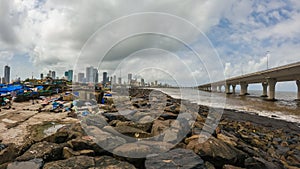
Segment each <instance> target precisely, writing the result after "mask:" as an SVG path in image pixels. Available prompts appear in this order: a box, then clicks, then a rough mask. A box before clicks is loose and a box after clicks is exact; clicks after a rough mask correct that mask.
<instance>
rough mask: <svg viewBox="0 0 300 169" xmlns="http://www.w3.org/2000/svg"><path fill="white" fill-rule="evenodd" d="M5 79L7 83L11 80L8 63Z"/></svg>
mask: <svg viewBox="0 0 300 169" xmlns="http://www.w3.org/2000/svg"><path fill="white" fill-rule="evenodd" d="M4 80H5V83H9V82H10V67H9V66H8V65H6V66H5V67H4Z"/></svg>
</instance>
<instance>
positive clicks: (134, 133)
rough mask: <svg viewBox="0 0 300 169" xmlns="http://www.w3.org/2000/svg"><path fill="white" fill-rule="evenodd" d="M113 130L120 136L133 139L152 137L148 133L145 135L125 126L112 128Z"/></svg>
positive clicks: (140, 131) (138, 130)
mask: <svg viewBox="0 0 300 169" xmlns="http://www.w3.org/2000/svg"><path fill="white" fill-rule="evenodd" d="M114 130H115V131H117V132H119V133H121V134H124V135H126V136H129V137H134V138H147V137H151V136H152V135H151V134H150V133H147V132H145V131H143V130H140V129H138V128H133V127H130V126H125V125H124V126H117V127H114Z"/></svg>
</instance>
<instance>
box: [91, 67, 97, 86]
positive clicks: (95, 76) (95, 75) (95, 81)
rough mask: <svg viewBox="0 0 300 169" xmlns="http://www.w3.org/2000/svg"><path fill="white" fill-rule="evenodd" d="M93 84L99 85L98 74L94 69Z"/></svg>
mask: <svg viewBox="0 0 300 169" xmlns="http://www.w3.org/2000/svg"><path fill="white" fill-rule="evenodd" d="M92 82H94V83H99V73H98V69H96V68H95V69H94V71H93V81H92Z"/></svg>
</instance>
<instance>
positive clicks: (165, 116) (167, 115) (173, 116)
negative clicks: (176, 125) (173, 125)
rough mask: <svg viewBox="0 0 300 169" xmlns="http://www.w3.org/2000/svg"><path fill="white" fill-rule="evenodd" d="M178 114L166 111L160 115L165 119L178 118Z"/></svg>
mask: <svg viewBox="0 0 300 169" xmlns="http://www.w3.org/2000/svg"><path fill="white" fill-rule="evenodd" d="M177 116H178V115H177V114H174V113H171V112H165V113H163V114H161V115H160V117H162V118H163V119H164V120H170V119H176V118H177Z"/></svg>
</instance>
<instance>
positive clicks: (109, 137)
mask: <svg viewBox="0 0 300 169" xmlns="http://www.w3.org/2000/svg"><path fill="white" fill-rule="evenodd" d="M87 130H88V134H89V135H90V136H92V137H93V138H94V139H93V140H94V141H95V143H96V144H98V145H99V146H100V147H102V148H104V149H105V150H112V149H114V148H115V147H117V146H119V145H122V144H124V143H126V140H125V139H124V138H122V137H120V136H118V135H113V134H111V133H108V132H105V131H103V130H101V129H99V128H98V127H95V126H89V127H88V128H87Z"/></svg>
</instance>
